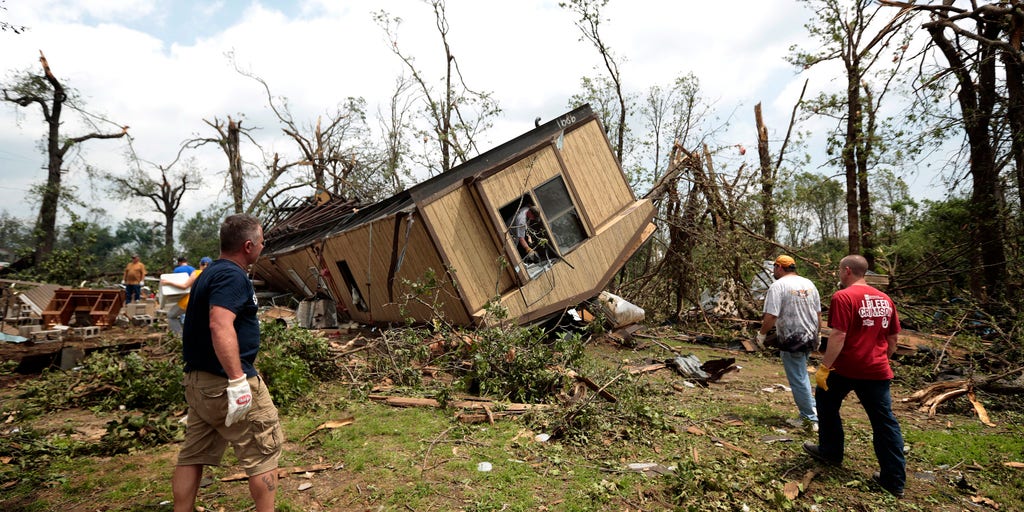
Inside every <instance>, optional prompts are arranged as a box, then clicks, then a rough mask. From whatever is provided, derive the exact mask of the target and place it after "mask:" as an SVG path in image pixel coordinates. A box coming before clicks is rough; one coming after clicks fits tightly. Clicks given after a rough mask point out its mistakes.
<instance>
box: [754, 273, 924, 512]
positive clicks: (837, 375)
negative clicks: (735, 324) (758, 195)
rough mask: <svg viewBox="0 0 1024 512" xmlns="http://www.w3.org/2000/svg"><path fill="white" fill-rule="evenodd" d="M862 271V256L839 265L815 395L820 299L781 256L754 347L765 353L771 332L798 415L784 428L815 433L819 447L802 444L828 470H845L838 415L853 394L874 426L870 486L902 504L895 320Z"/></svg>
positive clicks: (903, 469)
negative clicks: (874, 467) (812, 362)
mask: <svg viewBox="0 0 1024 512" xmlns="http://www.w3.org/2000/svg"><path fill="white" fill-rule="evenodd" d="M867 270H868V262H867V260H866V259H865V258H864V257H863V256H860V255H856V254H853V255H849V256H846V257H845V258H843V259H842V260H841V261H840V262H839V290H838V291H837V292H836V293H834V294H833V295H832V298H831V300H830V301H829V308H828V327H830V328H831V331H830V333H829V336H828V340H827V342H826V344H825V349H824V352H823V354H822V356H821V364H820V365H819V367H818V369H817V371H816V372H815V373H814V380H815V389H814V394H813V396H812V394H811V391H812V390H811V383H810V377H809V371H808V359H809V356H810V353H811V352H812V351H815V350H818V349H819V343H820V339H821V337H820V328H821V299H820V298H819V295H818V289H817V288H816V287H815V286H814V283H812V282H811V281H810V280H808V279H806V278H804V277H801V276H800V275H798V274H797V266H796V261H795V260H794V259H793V258H792V257H790V256H786V255H783V256H779V257H778V258H777V259H776V260H775V262H774V265H773V275H774V277H775V281H774V282H773V283H772V284H771V286H770V287H769V288H768V292H767V294H766V296H765V301H764V316H763V318H762V321H761V328H760V330H759V331H758V333H757V335H756V338H755V340H754V343H755V344H756V345H758V346H759V347H760V348H762V349H763V348H764V345H765V342H766V341H767V339H768V338H767V335H768V333H769V331H770V330H771V329H772V328H773V327H774V328H775V331H776V339H775V346H777V347H778V349H779V354H780V357H781V358H782V363H783V368H784V369H785V372H786V378H787V380H788V381H789V385H790V388H791V389H792V393H793V400H794V402H796V406H797V410H798V411H799V417H797V418H794V419H792V420H790V421H789V422H788V423H789V424H790V425H792V426H804V427H807V428H808V429H809V430H811V431H813V432H816V433H817V434H818V443H817V444H815V443H812V442H809V441H808V442H805V443H804V445H803V449H804V451H805V452H806V453H807V454H808V455H810V456H811V457H812V458H814V459H815V460H817V461H819V462H821V463H824V464H826V465H830V466H839V465H841V464H842V462H843V455H844V451H845V434H844V431H843V421H842V417H841V416H840V408H841V406H842V403H843V400H844V399H845V398H846V396H847V395H849V394H850V392H851V391H852V392H853V393H854V394H856V395H857V398H858V399H859V400H860V403H861V406H862V407H863V408H864V412H865V413H867V417H868V420H869V421H870V423H871V431H872V444H873V445H874V451H875V457H876V458H877V459H878V464H879V468H880V471H878V472H875V473H874V474H873V475H872V479H873V480H874V481H875V482H876V483H878V484H879V485H880V486H881V487H882V488H883V489H885V490H886V491H887V492H889V493H890V494H892V495H893V496H896V497H902V496H903V492H904V486H905V485H906V479H907V476H906V459H905V456H904V446H903V433H902V431H901V429H900V423H899V421H898V420H897V419H896V416H895V415H894V414H893V412H892V394H891V392H890V385H891V383H892V379H893V372H892V367H891V365H890V363H889V361H890V359H891V358H892V356H893V354H895V353H896V338H897V334H898V333H899V332H900V321H899V316H898V315H897V313H896V305H895V304H894V303H893V301H892V299H891V298H889V296H888V295H886V294H885V293H883V292H881V291H879V290H878V289H876V288H874V287H873V286H871V285H869V284H868V283H867V280H866V278H865V276H866V275H867Z"/></svg>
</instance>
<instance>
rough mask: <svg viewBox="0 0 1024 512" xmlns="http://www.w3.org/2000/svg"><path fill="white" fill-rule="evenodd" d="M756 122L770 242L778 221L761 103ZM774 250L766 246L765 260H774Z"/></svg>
mask: <svg viewBox="0 0 1024 512" xmlns="http://www.w3.org/2000/svg"><path fill="white" fill-rule="evenodd" d="M754 120H755V121H756V123H757V158H758V162H759V163H760V166H761V212H762V215H764V237H765V238H767V239H768V240H775V230H776V219H775V201H774V196H773V194H774V188H775V173H774V172H773V171H774V169H773V168H772V161H771V152H770V151H769V149H768V127H766V126H765V125H764V117H762V116H761V103H760V102H758V104H757V105H754ZM773 253H774V248H773V247H772V246H771V245H768V244H765V246H764V253H763V254H762V255H763V256H764V257H765V259H772V258H771V256H772V254H773Z"/></svg>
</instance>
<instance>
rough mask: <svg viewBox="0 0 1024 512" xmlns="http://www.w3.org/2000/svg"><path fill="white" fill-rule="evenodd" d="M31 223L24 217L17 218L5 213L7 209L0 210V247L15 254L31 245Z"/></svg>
mask: <svg viewBox="0 0 1024 512" xmlns="http://www.w3.org/2000/svg"><path fill="white" fill-rule="evenodd" d="M30 225H31V224H30V223H29V222H28V221H27V220H25V219H19V218H17V217H14V216H13V215H11V214H9V213H7V210H3V211H2V212H0V249H6V250H8V251H11V253H14V254H17V253H18V252H19V251H22V250H24V249H29V248H31V246H32V230H31V229H30V228H29V226H30Z"/></svg>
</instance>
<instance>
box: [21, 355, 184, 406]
mask: <svg viewBox="0 0 1024 512" xmlns="http://www.w3.org/2000/svg"><path fill="white" fill-rule="evenodd" d="M21 398H23V399H24V400H25V403H24V406H25V408H24V410H23V412H22V414H23V415H24V416H27V417H32V416H36V415H38V414H42V413H44V412H46V411H50V410H56V409H66V408H69V407H95V408H97V409H99V410H103V411H113V410H117V409H118V408H119V407H120V406H124V407H126V408H129V409H135V410H141V411H154V412H162V411H168V410H174V409H177V408H180V407H181V406H182V405H183V404H184V391H183V389H182V387H181V364H180V363H179V362H178V361H177V360H167V361H161V360H157V359H150V358H145V357H142V356H140V355H139V354H138V353H137V352H130V353H128V354H118V353H115V352H109V351H104V352H93V353H92V354H90V355H89V356H87V357H86V358H85V360H83V361H82V366H81V368H80V369H76V370H70V371H63V370H59V369H48V370H46V371H44V372H43V373H42V374H41V375H40V376H39V378H38V379H35V380H33V381H32V382H30V383H29V384H28V385H27V386H26V388H25V392H24V393H23V394H22V396H21Z"/></svg>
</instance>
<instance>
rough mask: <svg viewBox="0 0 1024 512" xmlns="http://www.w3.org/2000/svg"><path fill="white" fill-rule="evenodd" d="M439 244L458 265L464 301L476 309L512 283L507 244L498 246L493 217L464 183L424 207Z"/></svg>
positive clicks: (473, 309)
mask: <svg viewBox="0 0 1024 512" xmlns="http://www.w3.org/2000/svg"><path fill="white" fill-rule="evenodd" d="M422 213H423V217H424V219H425V221H426V222H428V223H429V225H430V228H431V229H432V230H433V232H434V235H435V236H436V237H437V245H438V247H439V248H440V250H441V251H444V255H445V257H446V258H447V259H448V262H449V263H450V264H451V266H452V268H453V269H455V278H456V279H457V280H458V282H459V286H460V287H461V290H462V294H463V301H464V302H465V304H466V309H467V310H468V311H475V310H477V309H479V308H481V307H483V306H484V304H486V302H487V301H488V300H489V299H491V298H492V297H494V296H495V295H497V294H499V293H501V292H502V291H505V290H507V289H509V288H510V287H511V286H513V278H512V276H511V274H510V273H509V271H508V270H507V269H506V268H503V267H502V263H501V258H502V257H503V256H504V254H505V252H504V248H499V247H496V246H495V244H494V238H492V236H491V235H492V233H491V232H492V231H493V230H494V227H493V225H492V224H491V222H490V220H489V219H487V218H485V217H484V216H483V215H482V213H481V212H480V210H479V209H478V208H477V206H476V203H475V201H474V200H473V196H472V191H471V190H470V189H469V188H468V187H461V188H459V189H457V190H454V191H452V192H450V193H448V194H447V195H445V196H443V197H441V198H439V199H437V200H435V201H433V202H431V203H430V204H427V205H424V206H423V207H422Z"/></svg>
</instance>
